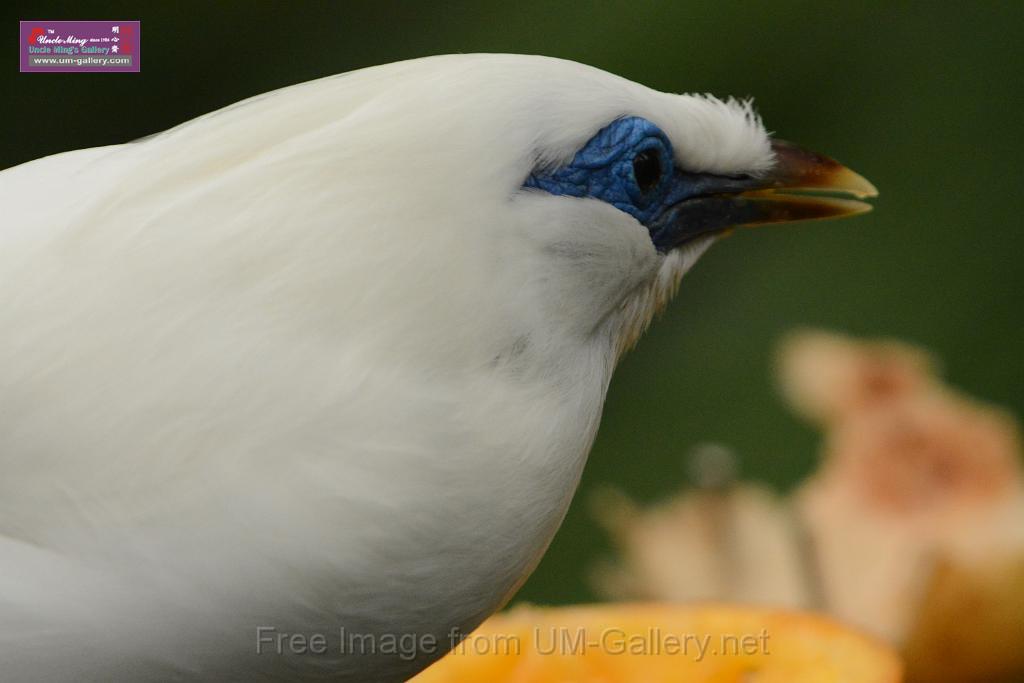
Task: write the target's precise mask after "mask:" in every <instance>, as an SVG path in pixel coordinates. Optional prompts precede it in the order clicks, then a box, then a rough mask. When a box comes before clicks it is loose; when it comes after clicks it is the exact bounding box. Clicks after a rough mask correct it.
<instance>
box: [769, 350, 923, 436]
mask: <svg viewBox="0 0 1024 683" xmlns="http://www.w3.org/2000/svg"><path fill="white" fill-rule="evenodd" d="M777 366H778V367H777V375H778V378H779V382H780V385H781V389H782V393H783V395H784V396H785V398H786V400H787V401H788V402H789V404H790V405H791V406H792V407H793V409H794V410H795V411H796V412H798V413H800V414H801V415H803V416H804V417H806V418H808V419H810V420H814V421H816V422H822V423H828V422H831V421H834V420H836V419H840V418H842V417H845V416H847V415H850V414H851V413H856V412H857V411H859V410H861V409H863V408H864V407H865V406H871V405H872V404H875V403H878V402H879V401H886V400H888V399H891V398H897V397H902V396H908V395H911V394H919V393H922V392H924V391H929V390H931V389H932V388H933V387H935V386H937V380H936V379H935V366H936V363H935V361H934V360H933V359H932V357H931V356H930V355H929V354H928V353H926V352H925V351H923V350H921V349H918V348H916V347H913V346H910V345H909V344H905V343H903V342H899V341H895V340H885V341H872V342H864V341H859V340H854V339H849V338H847V337H843V336H841V335H837V334H830V333H828V332H818V331H802V332H795V333H792V334H790V335H789V336H788V337H787V338H786V339H784V340H783V341H782V343H781V344H780V345H779V352H778V354H777Z"/></svg>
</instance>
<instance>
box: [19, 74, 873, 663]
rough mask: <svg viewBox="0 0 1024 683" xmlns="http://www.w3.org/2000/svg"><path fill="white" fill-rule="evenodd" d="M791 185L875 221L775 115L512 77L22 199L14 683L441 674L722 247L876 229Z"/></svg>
mask: <svg viewBox="0 0 1024 683" xmlns="http://www.w3.org/2000/svg"><path fill="white" fill-rule="evenodd" d="M792 188H805V189H812V190H813V189H818V190H830V191H834V192H840V193H845V194H851V195H855V196H861V197H863V196H870V195H873V194H874V188H872V187H871V185H870V184H869V183H868V182H867V181H865V180H864V179H863V178H861V177H860V176H858V175H856V174H855V173H853V172H852V171H849V170H847V169H845V168H844V167H842V166H839V165H838V164H836V163H835V162H833V161H831V160H829V159H826V158H824V157H819V156H816V155H813V154H811V153H807V152H804V151H802V150H800V149H799V148H797V147H795V146H792V145H789V144H788V143H781V142H773V141H772V140H771V139H770V138H769V136H768V135H767V134H766V132H765V130H764V128H763V126H762V124H761V122H760V120H759V119H758V117H757V116H756V115H755V113H754V112H753V110H752V108H751V106H750V104H749V103H744V102H737V101H734V100H727V101H721V100H717V99H714V98H712V97H710V96H693V95H671V94H664V93H661V92H656V91H653V90H650V89H648V88H646V87H643V86H641V85H637V84H635V83H632V82H630V81H626V80H623V79H621V78H618V77H616V76H613V75H610V74H608V73H605V72H602V71H599V70H597V69H593V68H590V67H586V66H582V65H579V64H576V63H573V62H568V61H561V60H556V59H549V58H543V57H525V56H514V55H459V56H444V57H432V58H426V59H420V60H414V61H408V62H401V63H396V64H390V65H386V66H381V67H376V68H370V69H363V70H360V71H356V72H352V73H348V74H344V75H341V76H335V77H330V78H325V79H322V80H317V81H313V82H309V83H304V84H301V85H296V86H293V87H289V88H285V89H283V90H278V91H276V92H272V93H268V94H265V95H261V96H258V97H254V98H252V99H249V100H246V101H244V102H240V103H238V104H235V105H232V106H230V107H227V108H225V109H222V110H220V111H216V112H213V113H211V114H208V115H206V116H202V117H200V118H198V119H195V120H193V121H189V122H187V123H185V124H182V125H180V126H178V127H176V128H174V129H171V130H169V131H166V132H164V133H161V134H158V135H155V136H151V137H149V138H145V139H143V140H140V141H136V142H131V143H128V144H123V145H114V146H110V147H101V148H96V149H86V150H79V151H73V152H68V153H65V154H58V155H55V156H50V157H47V158H44V159H39V160H37V161H33V162H30V163H26V164H24V165H21V166H17V167H15V168H11V169H8V170H6V171H3V172H2V173H0V207H2V217H0V285H2V286H0V672H2V673H0V677H2V678H3V680H4V681H17V682H21V681H33V682H36V681H46V682H62V681H76V682H78V681H104V682H110V681H131V682H133V683H134V682H138V681H165V680H182V681H234V680H238V681H277V680H282V681H283V680H288V681H299V680H319V679H330V680H336V681H398V680H402V679H404V678H405V677H408V676H410V675H412V674H413V673H415V672H416V671H418V670H420V669H422V668H423V667H424V666H426V665H427V664H429V663H430V662H431V661H433V660H434V659H436V658H438V657H440V656H441V655H443V654H444V652H445V651H446V650H447V649H448V648H449V647H450V645H451V642H452V640H453V638H458V637H459V636H464V635H465V634H467V633H469V632H470V631H471V630H472V629H473V628H474V627H476V626H477V625H478V624H479V623H480V622H481V621H482V620H484V619H485V618H486V617H487V616H488V615H490V614H491V613H492V612H494V611H495V610H496V609H498V608H499V607H501V606H502V605H503V604H504V603H505V602H506V601H507V600H508V599H509V597H510V596H511V595H512V594H513V593H514V592H515V591H516V589H517V588H518V587H519V586H520V585H521V584H522V583H523V581H524V580H525V578H526V577H527V576H528V575H529V573H530V572H531V570H532V569H533V568H534V566H535V565H536V564H537V562H538V561H539V560H540V557H541V555H542V554H543V553H544V551H545V549H546V547H547V545H548V543H549V542H550V541H551V538H552V536H553V535H554V533H555V531H556V529H557V528H558V526H559V524H560V522H561V520H562V517H563V515H564V514H565V512H566V508H567V506H568V505H569V501H570V499H571V498H572V495H573V492H574V489H575V488H576V485H577V482H578V480H579V477H580V472H581V470H582V468H583V465H584V462H585V460H586V458H587V453H588V451H589V449H590V446H591V443H592V442H593V440H594V436H595V433H596V431H597V427H598V423H599V421H600V417H601V408H602V404H603V402H604V398H605V392H606V389H607V387H608V382H609V379H610V378H611V375H612V371H613V369H614V368H615V365H616V362H617V360H618V359H619V357H620V355H621V354H622V353H623V351H624V350H626V349H627V348H629V347H630V346H631V345H632V344H633V343H634V341H635V340H636V339H637V337H638V336H639V335H640V334H641V332H642V331H643V330H644V328H645V327H646V326H647V325H648V323H649V322H650V320H651V318H652V316H654V314H655V313H656V312H657V311H658V309H659V308H660V307H661V306H663V305H664V304H665V302H666V301H667V300H668V299H669V298H670V296H671V294H672V292H673V291H674V289H675V287H676V285H677V283H678V282H679V279H680V278H681V277H682V275H683V274H684V273H685V272H686V271H687V270H688V269H689V268H690V267H691V266H692V265H693V264H694V262H695V261H696V260H697V258H698V256H699V255H700V254H701V253H702V252H703V251H704V250H705V249H706V248H707V247H708V246H709V244H711V242H713V241H714V240H715V239H716V237H717V236H719V235H720V234H721V233H722V232H723V230H725V229H727V228H729V227H732V226H736V225H747V224H757V223H765V222H780V221H784V220H797V219H802V218H814V217H824V216H829V215H842V214H849V213H856V212H859V211H862V210H866V208H867V205H865V204H863V203H861V202H857V201H854V200H851V199H839V198H834V197H826V196H806V195H804V196H797V195H791V194H786V193H785V190H788V189H792ZM320 637H323V638H324V639H325V645H324V647H321V646H320V642H321V641H320ZM304 639H305V641H304ZM303 642H305V643H306V647H305V648H304V647H303ZM321 650H322V651H321Z"/></svg>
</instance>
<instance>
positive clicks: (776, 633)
mask: <svg viewBox="0 0 1024 683" xmlns="http://www.w3.org/2000/svg"><path fill="white" fill-rule="evenodd" d="M900 680H901V665H900V662H899V660H898V659H897V657H896V655H895V654H894V653H893V652H892V651H891V650H890V649H889V648H888V647H886V646H884V645H882V644H881V643H879V642H877V641H875V640H872V639H870V638H868V637H866V636H864V635H861V634H860V633H857V632H856V631H853V630H851V629H849V628H847V627H844V626H841V625H839V624H838V623H836V622H834V621H831V620H829V619H826V618H823V617H820V616H815V615H811V614H807V613H801V612H787V611H779V610H772V609H762V608H750V607H732V606H723V605H697V606H674V605H667V604H615V605H593V606H580V607H561V608H535V607H519V608H517V609H513V610H511V611H509V612H507V613H504V614H500V615H497V616H495V617H493V618H491V619H490V620H489V621H487V622H486V623H485V624H484V625H483V626H481V627H480V628H479V629H478V630H477V631H475V632H474V633H473V634H471V635H470V636H468V637H467V638H466V639H465V640H464V641H463V642H462V643H461V644H460V645H458V646H457V647H456V649H455V650H454V651H453V652H452V653H450V654H449V655H448V656H446V657H445V658H444V659H442V660H441V661H440V662H438V663H436V664H435V665H434V666H432V667H430V668H429V669H427V670H426V671H425V672H423V673H422V674H420V675H419V676H418V677H416V678H415V679H413V683H455V682H458V683H811V682H814V683H819V682H820V683H897V682H898V681H900Z"/></svg>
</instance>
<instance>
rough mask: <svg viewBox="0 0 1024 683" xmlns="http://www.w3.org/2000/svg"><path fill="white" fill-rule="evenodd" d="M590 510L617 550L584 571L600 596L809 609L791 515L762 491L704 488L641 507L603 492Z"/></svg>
mask: <svg viewBox="0 0 1024 683" xmlns="http://www.w3.org/2000/svg"><path fill="white" fill-rule="evenodd" d="M592 507H593V509H594V511H595V516H596V517H597V519H598V521H599V522H601V524H602V525H603V526H604V527H605V528H606V529H607V530H608V532H609V533H610V535H611V537H612V541H613V542H614V544H615V546H616V548H617V549H618V550H619V556H618V559H616V560H614V561H605V562H603V563H601V564H599V565H597V566H596V567H595V568H594V570H593V572H592V574H591V584H592V585H593V586H594V589H595V590H596V591H597V593H598V594H599V595H601V596H603V597H606V598H610V599H614V600H624V599H628V600H670V601H673V602H687V601H694V600H716V601H728V602H742V603H751V604H758V605H771V606H775V607H793V608H805V607H808V606H810V605H811V596H810V594H809V584H808V581H807V577H806V576H805V567H804V565H803V562H802V557H801V552H800V551H799V548H798V540H799V539H798V526H797V524H796V520H794V518H793V510H792V508H791V507H790V506H789V505H788V504H787V503H786V502H785V501H784V500H782V499H780V498H779V497H778V496H777V495H776V494H774V493H773V492H772V491H770V490H769V489H767V488H766V487H763V486H758V485H754V484H741V485H736V486H727V487H722V488H720V489H717V490H714V489H704V490H701V491H696V492H694V493H691V494H689V495H685V496H680V497H678V498H673V499H672V500H669V501H666V502H664V503H662V504H660V505H656V506H653V507H651V508H649V509H640V508H638V507H637V505H636V504H635V503H633V502H632V501H631V500H629V499H628V498H627V497H626V496H624V495H623V494H621V493H619V492H617V491H613V490H608V491H605V492H603V493H602V494H601V495H599V496H595V497H594V500H593V501H592Z"/></svg>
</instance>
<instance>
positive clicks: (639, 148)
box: [158, 55, 876, 367]
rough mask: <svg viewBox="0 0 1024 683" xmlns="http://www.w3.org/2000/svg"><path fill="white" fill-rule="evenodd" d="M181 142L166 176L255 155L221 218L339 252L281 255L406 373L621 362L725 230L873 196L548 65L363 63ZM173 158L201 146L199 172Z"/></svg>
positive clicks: (729, 123)
mask: <svg viewBox="0 0 1024 683" xmlns="http://www.w3.org/2000/svg"><path fill="white" fill-rule="evenodd" d="M203 131H205V133H204V132H203ZM175 134H176V132H175V131H171V132H170V133H169V134H167V135H166V136H163V138H160V139H163V140H166V143H167V145H168V151H167V154H164V155H162V157H161V158H162V159H163V164H162V167H161V168H162V169H163V170H162V172H163V173H173V176H174V178H178V177H182V176H188V177H200V176H201V174H197V173H196V172H195V171H194V170H192V169H194V168H195V167H197V166H198V167H200V168H201V169H206V168H213V169H218V168H221V167H223V166H224V162H223V160H222V158H224V157H227V158H232V159H233V158H236V157H237V158H244V159H250V158H251V157H252V154H253V152H252V149H253V146H252V141H253V140H254V139H258V140H260V141H261V145H262V147H263V148H264V149H265V150H266V151H265V152H264V153H263V155H262V156H260V157H256V158H255V159H254V160H253V162H252V163H251V164H249V167H251V168H252V169H253V172H252V176H251V177H244V176H242V175H240V174H236V175H238V178H237V181H238V182H239V183H240V184H242V183H244V187H245V189H244V190H239V192H238V195H239V197H241V198H243V199H244V206H243V207H241V208H240V209H238V210H233V213H232V214H231V215H229V216H226V218H225V220H229V221H233V222H236V223H239V224H240V225H241V224H242V223H241V222H239V221H238V220H237V216H238V215H239V214H241V213H244V215H245V216H252V215H257V214H258V215H262V216H263V217H264V218H263V220H264V221H267V222H272V223H279V222H281V221H286V222H289V223H292V224H296V225H301V226H303V227H302V228H301V229H300V230H298V233H297V234H298V235H299V236H300V237H301V236H302V235H307V234H308V235H313V234H316V235H328V236H330V239H331V240H335V241H336V244H334V243H325V242H324V241H323V240H320V239H316V240H314V239H310V240H307V241H302V240H301V239H297V238H296V232H292V231H281V234H287V235H288V236H289V242H288V244H287V245H283V246H282V249H287V250H294V249H295V248H297V245H306V246H307V247H308V248H309V250H310V253H308V254H302V255H301V256H299V257H297V258H295V259H291V260H290V261H289V262H290V263H295V262H302V263H304V264H306V267H305V268H304V270H303V271H302V272H303V277H306V278H317V279H318V280H320V279H324V280H326V286H328V287H330V296H329V297H325V298H324V299H323V301H327V302H330V307H329V308H328V309H327V312H328V313H329V315H330V316H331V320H335V321H337V322H336V326H337V328H338V330H339V334H345V335H349V336H351V335H352V334H353V330H357V329H358V330H366V331H367V338H368V339H369V340H372V341H368V342H367V344H368V347H370V348H373V350H374V353H382V352H384V350H385V349H384V347H385V346H386V345H388V344H391V345H394V346H395V347H396V348H395V349H394V350H395V352H396V357H409V356H410V354H411V355H416V356H423V355H424V354H427V353H435V354H440V355H445V356H446V357H448V358H450V359H452V360H453V361H454V362H459V363H465V362H466V358H467V357H469V356H471V355H472V354H474V353H475V354H476V355H475V356H473V358H474V360H473V361H472V362H474V363H479V362H489V361H487V360H486V359H488V358H495V357H511V356H514V355H520V356H521V355H523V354H521V353H519V350H521V349H523V348H525V347H527V346H528V347H530V348H533V349H554V351H553V353H549V354H548V357H550V358H553V357H564V353H563V352H564V350H565V347H566V344H568V345H579V344H585V345H589V346H591V347H593V346H594V343H595V342H596V344H597V346H599V347H603V348H605V349H609V350H610V351H611V352H610V353H609V354H608V355H609V356H610V357H613V358H618V356H619V355H620V354H621V352H622V351H623V350H624V349H626V348H629V347H630V346H631V345H632V344H633V343H634V342H635V341H636V339H637V338H638V337H639V335H640V334H641V333H642V332H643V330H644V329H645V328H646V326H647V325H648V324H649V322H650V321H651V319H652V318H653V316H654V315H655V314H656V313H657V312H658V311H659V310H660V309H661V307H662V306H664V305H665V303H666V302H667V301H668V300H669V299H670V298H671V296H672V294H673V292H674V291H675V290H676V288H677V286H678V283H679V281H680V278H681V277H682V276H683V275H684V273H686V271H687V270H688V269H689V268H690V267H691V266H693V264H694V263H695V261H696V260H697V259H698V257H699V256H700V255H701V254H702V253H703V252H704V251H705V250H706V249H707V248H708V246H709V245H710V244H711V243H712V242H714V241H715V240H716V239H718V238H719V237H721V236H722V235H724V234H726V233H727V232H728V231H730V230H731V229H732V228H735V227H743V226H756V225H773V224H777V223H788V222H793V221H802V220H808V219H817V218H827V217H835V216H844V215H851V214H856V213H860V212H863V211H867V210H868V209H869V208H870V207H869V206H868V205H867V204H865V203H863V202H860V201H857V200H856V199H852V198H851V197H857V198H863V197H869V196H873V195H875V194H876V192H875V189H874V187H872V185H871V184H870V183H869V182H867V181H866V180H865V179H864V178H862V177H860V176H859V175H857V174H856V173H854V172H852V171H850V170H848V169H846V168H844V167H843V166H841V165H840V164H838V163H837V162H835V161H833V160H831V159H829V158H827V157H824V156H821V155H818V154H815V153H812V152H809V151H806V150H804V149H802V148H800V147H798V146H796V145H793V144H791V143H788V142H784V141H781V140H773V139H772V138H771V137H770V136H769V134H768V133H767V132H766V130H765V128H764V126H763V125H762V123H761V120H760V118H759V117H758V116H757V114H756V113H755V112H754V109H753V107H752V104H751V103H750V102H748V101H738V100H734V99H725V100H721V99H717V98H715V97H711V96H707V95H676V94H667V93H662V92H658V91H655V90H652V89H650V88H647V87H645V86H642V85H639V84H637V83H634V82H632V81H629V80H626V79H623V78H620V77H617V76H614V75H612V74H609V73H607V72H604V71H601V70H599V69H595V68H592V67H588V66H584V65H581V64H578V63H575V62H570V61H565V60H560V59H552V58H547V57H531V56H521V55H449V56H442V57H430V58H425V59H418V60H412V61H408V62H399V63H395V64H390V65H386V66H382V67H374V68H370V69H363V70H360V71H355V72H352V73H349V74H343V75H341V76H337V77H331V78H328V79H323V80H320V81H313V82H310V83H306V84H303V85H300V86H294V87H292V88H288V89H285V90H282V91H279V92H278V93H275V94H272V95H270V96H262V97H257V98H255V99H253V100H250V101H249V102H246V103H241V104H240V105H235V106H233V107H229V108H228V109H226V110H223V111H222V112H219V113H216V114H214V115H212V116H210V117H204V118H203V119H200V120H198V121H197V122H195V123H194V124H192V125H190V126H188V127H185V128H183V129H182V130H181V131H180V134H181V135H184V136H187V135H206V138H207V139H206V140H205V141H201V140H193V141H191V143H190V144H188V145H184V144H176V143H175ZM158 142H159V139H158ZM175 149H187V150H189V154H190V156H189V157H188V158H187V160H186V163H187V164H188V165H189V169H190V170H189V172H188V173H187V174H186V173H184V172H182V171H180V170H175V166H174V164H173V163H172V162H173V157H172V155H173V154H174V150H175ZM201 154H210V155H214V156H216V158H215V159H211V160H208V161H204V160H203V159H201V158H198V157H197V156H196V155H201ZM269 168H273V170H274V171H275V172H274V173H273V174H270V173H264V172H263V169H269ZM268 178H272V179H273V185H272V186H269V187H266V188H263V186H262V185H260V184H259V183H261V182H265V181H266V180H267V179H268ZM165 184H166V183H165ZM223 194H224V193H223V192H221V193H220V195H219V197H220V199H219V200H218V203H217V206H218V207H222V206H223V205H224V203H223V199H222V198H223ZM282 197H288V198H289V201H281V198H282ZM283 207H288V209H287V214H282V212H283V211H284V208H283ZM279 214H281V215H279ZM316 224H323V226H324V229H323V230H321V231H317V230H314V229H312V226H314V225H316ZM339 226H344V230H342V229H339ZM275 234H276V233H275ZM282 253H283V252H282ZM289 272H291V271H289ZM356 274H359V281H360V282H362V283H364V285H363V286H361V287H358V288H352V287H350V286H348V284H347V282H348V281H347V280H344V278H346V277H347V278H352V277H355V275H356ZM382 274H386V276H383V275H382ZM335 277H336V278H340V280H339V281H338V282H332V281H331V278H335ZM289 282H291V280H289ZM318 286H320V285H318ZM310 301H316V300H310ZM346 311H347V314H345V313H343V312H346ZM387 326H391V328H388V329H386V330H382V328H384V327H387ZM452 330H461V331H462V332H460V333H459V334H461V335H462V336H461V338H460V339H459V343H458V344H454V343H453V342H452V339H451V337H452ZM467 330H468V331H471V332H472V334H469V335H466V334H465V332H466V331H467ZM509 340H514V341H512V342H510V341H509ZM524 340H527V341H528V343H526V342H524ZM504 347H508V348H504ZM556 347H557V348H556ZM542 365H543V364H541V365H538V366H536V367H541V366H542Z"/></svg>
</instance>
